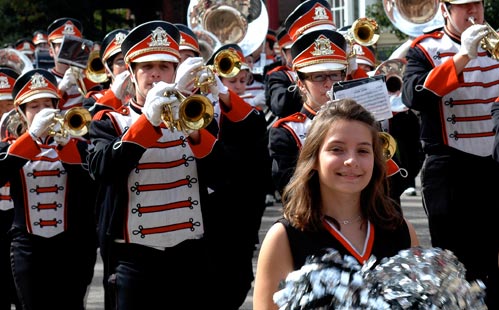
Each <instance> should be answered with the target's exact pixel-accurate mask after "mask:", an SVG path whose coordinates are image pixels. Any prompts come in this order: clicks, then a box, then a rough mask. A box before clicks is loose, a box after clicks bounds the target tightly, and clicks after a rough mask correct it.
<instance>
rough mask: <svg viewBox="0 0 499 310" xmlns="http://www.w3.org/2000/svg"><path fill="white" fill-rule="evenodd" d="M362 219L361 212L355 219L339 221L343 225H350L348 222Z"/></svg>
mask: <svg viewBox="0 0 499 310" xmlns="http://www.w3.org/2000/svg"><path fill="white" fill-rule="evenodd" d="M360 219H361V215H360V214H359V215H358V216H357V217H356V218H354V219H348V220H341V221H338V222H340V223H342V224H343V225H348V224H352V223H355V222H358V221H359V220H360Z"/></svg>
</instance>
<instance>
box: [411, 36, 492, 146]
mask: <svg viewBox="0 0 499 310" xmlns="http://www.w3.org/2000/svg"><path fill="white" fill-rule="evenodd" d="M460 47H461V46H460V42H459V38H453V37H451V36H450V35H449V34H447V33H446V32H444V31H442V30H439V31H435V32H432V33H430V34H427V35H423V36H421V37H419V38H417V39H415V40H414V41H413V43H412V45H411V49H410V50H409V51H408V53H407V56H406V58H407V60H408V64H407V66H406V70H405V73H404V82H403V92H402V94H403V98H404V103H405V104H406V105H407V106H408V107H409V108H412V109H414V110H417V111H420V112H421V113H420V115H421V118H422V120H423V121H424V124H425V126H423V127H422V128H421V138H422V140H423V142H424V145H425V151H426V152H427V153H429V154H432V153H442V146H444V145H445V146H448V147H451V148H454V149H457V150H460V151H462V152H466V153H469V154H474V155H477V156H489V155H491V152H492V148H493V140H494V134H493V123H492V120H491V106H492V103H493V102H494V100H495V99H496V98H497V96H498V94H499V78H498V77H499V63H498V62H497V61H496V60H494V59H492V58H491V57H489V56H488V55H487V53H486V51H484V50H483V49H482V48H481V47H479V49H478V57H477V58H476V59H472V60H470V62H469V63H468V64H467V65H466V67H465V69H464V70H463V72H462V73H460V74H459V75H458V74H456V69H455V67H454V62H453V60H452V57H453V56H454V55H455V54H456V53H458V52H459V49H460ZM444 152H445V151H444Z"/></svg>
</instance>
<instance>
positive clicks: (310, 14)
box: [284, 0, 336, 41]
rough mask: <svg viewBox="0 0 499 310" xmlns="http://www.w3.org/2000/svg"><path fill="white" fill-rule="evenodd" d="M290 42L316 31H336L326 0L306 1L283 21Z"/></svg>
mask: <svg viewBox="0 0 499 310" xmlns="http://www.w3.org/2000/svg"><path fill="white" fill-rule="evenodd" d="M284 27H285V28H286V30H287V31H288V34H289V36H290V37H291V40H293V41H294V40H296V38H297V37H299V36H300V35H302V34H304V33H306V32H309V31H312V30H316V29H331V30H336V25H335V24H334V20H333V13H332V12H331V6H330V5H329V3H328V2H327V1H326V0H307V1H304V2H302V3H301V4H300V5H298V6H297V7H296V8H295V9H294V11H293V12H291V13H290V14H289V15H288V17H287V18H286V20H285V21H284Z"/></svg>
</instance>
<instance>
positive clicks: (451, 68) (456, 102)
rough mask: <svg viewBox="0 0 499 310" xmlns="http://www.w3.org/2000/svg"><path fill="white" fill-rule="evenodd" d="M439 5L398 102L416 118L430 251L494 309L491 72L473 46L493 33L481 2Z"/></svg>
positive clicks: (498, 89) (498, 70)
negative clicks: (462, 271) (482, 290)
mask: <svg viewBox="0 0 499 310" xmlns="http://www.w3.org/2000/svg"><path fill="white" fill-rule="evenodd" d="M440 2H441V3H440V11H441V13H442V15H443V17H444V19H445V25H444V27H443V28H439V29H435V30H433V31H431V32H430V33H426V34H423V35H421V36H419V37H418V38H416V39H414V40H413V42H412V44H411V47H410V48H409V50H408V51H407V54H406V59H407V66H406V69H405V72H404V77H403V91H402V99H403V103H404V104H405V105H407V106H408V107H409V108H411V109H414V110H416V111H419V113H420V118H421V135H420V136H421V140H422V142H423V151H424V153H425V155H426V158H425V161H424V163H423V168H422V174H421V185H422V197H423V205H424V207H425V210H426V212H427V214H428V223H429V229H430V235H431V243H432V246H434V247H440V248H443V249H446V250H450V251H452V252H453V253H454V254H455V255H456V257H457V258H458V259H459V261H460V262H462V263H463V264H464V267H465V268H466V279H467V280H468V281H472V280H476V279H479V280H481V281H483V283H484V284H485V286H486V293H487V297H486V303H487V306H488V308H489V309H498V308H499V298H498V296H499V295H498V294H497V292H498V291H499V268H498V266H497V251H498V249H499V234H497V229H496V228H495V227H496V226H495V225H496V218H497V217H496V215H495V213H494V212H495V209H496V207H497V197H496V196H495V194H494V193H495V191H496V190H497V188H498V187H499V178H497V177H496V176H497V175H499V163H497V162H496V161H494V159H493V158H492V152H493V149H494V144H493V143H494V132H493V128H494V124H493V121H492V120H491V107H492V104H493V102H494V100H495V99H496V98H497V95H498V94H499V82H498V77H499V66H498V62H497V60H495V59H493V58H492V57H490V55H489V54H488V52H487V51H486V50H484V49H483V48H482V45H481V41H482V40H483V39H484V37H485V36H487V35H488V34H489V33H492V34H493V33H494V32H495V31H494V30H489V29H488V27H487V25H485V24H484V1H482V0H441V1H440ZM496 56H497V55H496ZM487 176H489V177H487ZM484 238H486V239H487V241H486V243H483V242H477V240H483V239H484Z"/></svg>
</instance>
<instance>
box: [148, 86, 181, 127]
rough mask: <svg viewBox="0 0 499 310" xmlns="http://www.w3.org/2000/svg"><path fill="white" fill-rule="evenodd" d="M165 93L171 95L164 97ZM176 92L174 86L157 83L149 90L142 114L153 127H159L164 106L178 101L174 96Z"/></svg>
mask: <svg viewBox="0 0 499 310" xmlns="http://www.w3.org/2000/svg"><path fill="white" fill-rule="evenodd" d="M165 92H167V93H170V94H171V95H169V96H165V95H164V94H165ZM176 92H177V90H176V89H175V84H167V83H165V82H158V83H156V85H154V87H153V88H151V89H150V90H149V92H148V93H147V96H146V101H145V103H144V107H143V108H142V114H144V115H145V117H146V118H147V120H148V121H149V122H150V123H151V124H152V125H153V126H159V125H161V122H162V120H163V119H162V115H163V111H164V108H165V105H167V104H172V103H174V102H175V101H178V98H177V96H176V95H175V93H176Z"/></svg>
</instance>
